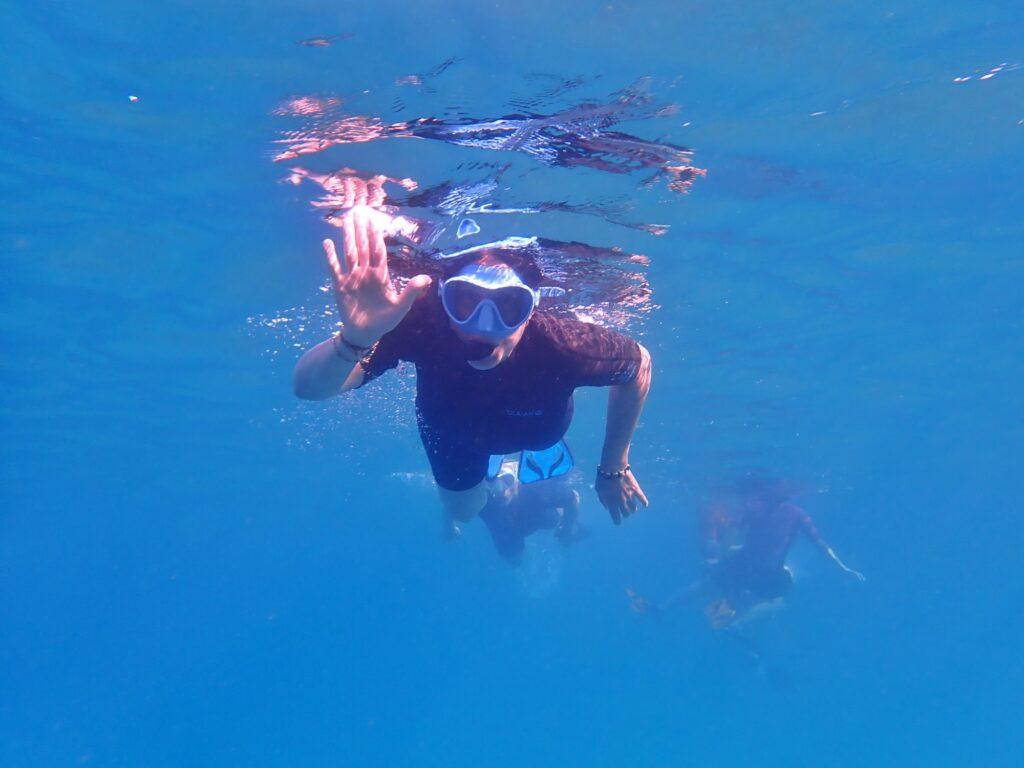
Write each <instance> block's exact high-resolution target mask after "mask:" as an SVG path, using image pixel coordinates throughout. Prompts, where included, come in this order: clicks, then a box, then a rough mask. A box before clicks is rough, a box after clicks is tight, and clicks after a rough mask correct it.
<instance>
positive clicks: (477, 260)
mask: <svg viewBox="0 0 1024 768" xmlns="http://www.w3.org/2000/svg"><path fill="white" fill-rule="evenodd" d="M470 264H504V265H505V266H507V267H508V268H509V269H511V270H512V271H513V272H515V273H516V274H517V275H518V276H519V279H520V280H522V281H523V282H524V283H526V284H527V285H528V286H530V287H531V288H533V289H534V290H536V289H537V288H539V287H540V284H541V281H542V280H543V279H544V275H543V273H542V272H541V270H540V267H539V266H538V265H537V260H536V259H535V258H534V257H533V255H532V254H530V253H529V251H528V250H527V249H526V248H500V247H499V248H485V249H481V250H479V251H472V252H471V253H467V254H464V255H462V256H459V257H457V258H454V259H445V260H443V261H442V262H441V274H442V276H443V277H451V276H452V275H455V274H457V273H458V272H460V271H462V270H463V269H464V268H465V267H467V266H468V265H470Z"/></svg>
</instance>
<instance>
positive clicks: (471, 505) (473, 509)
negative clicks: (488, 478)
mask: <svg viewBox="0 0 1024 768" xmlns="http://www.w3.org/2000/svg"><path fill="white" fill-rule="evenodd" d="M437 493H438V495H439V496H440V498H441V507H442V508H443V509H444V512H445V515H447V516H448V518H449V519H450V520H458V521H459V522H462V523H467V522H469V521H470V520H472V519H473V518H474V517H476V516H477V515H478V514H479V513H480V510H481V509H483V508H484V504H486V503H487V485H486V483H483V482H480V483H477V484H476V485H474V486H473V487H472V488H469V489H467V490H465V491H450V490H448V489H447V488H442V487H441V486H440V485H439V486H437Z"/></svg>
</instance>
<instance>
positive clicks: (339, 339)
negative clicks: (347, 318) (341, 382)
mask: <svg viewBox="0 0 1024 768" xmlns="http://www.w3.org/2000/svg"><path fill="white" fill-rule="evenodd" d="M331 346H333V347H334V354H336V355H337V356H338V357H340V358H341V359H342V360H344V361H345V362H346V363H358V362H359V361H360V360H362V359H363V358H364V357H366V355H367V354H368V353H369V352H370V351H372V350H373V348H374V347H376V346H377V342H374V343H373V344H371V345H370V346H368V347H360V346H359V345H358V344H353V343H352V342H351V341H349V340H348V339H346V338H345V337H344V336H342V335H341V331H338V332H337V333H336V334H334V335H333V336H332V337H331ZM342 348H344V349H346V350H348V351H349V352H350V353H351V354H352V355H353V357H348V356H346V355H343V354H342V353H341V350H342Z"/></svg>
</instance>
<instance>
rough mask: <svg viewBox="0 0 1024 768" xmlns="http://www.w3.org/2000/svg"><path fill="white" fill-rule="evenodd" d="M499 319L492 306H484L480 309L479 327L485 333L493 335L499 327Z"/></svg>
mask: <svg viewBox="0 0 1024 768" xmlns="http://www.w3.org/2000/svg"><path fill="white" fill-rule="evenodd" d="M497 320H498V318H497V317H496V315H495V312H494V307H492V306H491V305H490V304H483V305H482V306H481V307H480V317H479V318H478V319H477V327H478V328H479V329H480V330H481V331H483V332H484V333H493V332H494V331H495V330H496V329H497V327H498V323H497Z"/></svg>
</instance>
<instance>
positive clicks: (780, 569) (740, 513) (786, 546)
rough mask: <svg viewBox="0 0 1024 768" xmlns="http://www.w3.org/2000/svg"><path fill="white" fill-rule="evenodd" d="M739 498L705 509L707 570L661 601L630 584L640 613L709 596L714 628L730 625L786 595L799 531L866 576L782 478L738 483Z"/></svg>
mask: <svg viewBox="0 0 1024 768" xmlns="http://www.w3.org/2000/svg"><path fill="white" fill-rule="evenodd" d="M733 495H734V500H733V501H732V502H731V503H727V502H723V501H721V500H719V501H715V502H714V503H711V504H709V505H707V506H706V507H705V508H704V509H703V510H702V513H701V519H700V527H701V531H700V545H701V551H702V554H703V557H704V561H705V566H706V571H705V575H704V576H703V577H702V578H701V579H699V580H698V581H697V582H696V583H694V584H691V585H689V586H687V587H685V588H684V589H682V590H681V591H680V592H678V593H677V594H676V595H674V596H672V597H671V598H669V599H668V600H667V601H665V602H664V603H663V604H661V605H657V606H655V605H653V604H651V603H650V602H649V601H648V600H647V599H646V598H644V597H642V596H641V595H639V594H637V593H636V592H634V591H633V590H632V589H628V588H627V590H626V594H627V597H628V598H629V600H630V606H631V608H632V610H633V611H634V612H637V613H659V612H661V611H664V610H667V609H669V608H671V607H673V606H675V605H677V604H678V603H680V602H683V601H686V600H688V599H694V598H696V599H699V600H701V601H704V602H705V605H704V615H705V617H706V618H707V620H708V623H709V624H710V625H711V627H712V628H713V629H725V628H727V627H730V626H732V625H734V624H737V623H739V622H741V621H743V620H744V619H747V618H749V617H750V616H752V615H753V614H754V613H755V612H756V611H757V609H759V608H762V607H767V606H769V605H771V604H772V603H774V602H776V601H778V600H781V599H782V598H783V597H785V596H786V595H787V594H788V593H789V590H790V589H791V588H792V586H793V583H794V581H795V579H794V576H793V571H792V570H791V569H790V568H789V566H787V565H786V557H787V555H788V554H789V551H790V549H791V548H792V546H793V543H794V542H795V540H796V538H797V535H798V534H803V535H804V536H806V537H807V538H808V539H809V540H810V541H811V542H812V543H813V544H814V545H815V546H817V547H818V549H820V550H821V551H822V552H823V553H824V554H825V555H826V557H828V558H829V560H831V561H832V562H833V563H834V564H835V565H836V567H838V568H839V569H840V570H841V571H843V572H844V573H846V574H848V575H850V576H852V577H853V578H855V579H857V580H858V581H861V582H863V581H864V580H865V579H864V575H863V574H861V573H860V572H858V571H855V570H853V569H852V568H849V567H848V566H847V565H846V564H845V563H844V562H843V561H842V560H841V559H840V557H839V555H837V554H836V552H835V550H834V549H832V547H831V546H829V545H828V543H827V542H825V540H824V539H823V538H822V537H821V534H820V533H819V532H818V529H817V527H816V526H815V525H814V521H813V520H812V519H811V516H810V515H809V514H808V513H807V512H806V511H804V510H803V509H802V508H801V507H798V506H797V505H795V504H793V503H792V501H791V499H792V497H793V493H792V491H791V490H790V489H789V488H788V485H787V484H786V483H784V482H783V481H781V480H776V479H770V478H759V477H748V478H743V479H741V480H738V481H736V482H735V483H734V484H733Z"/></svg>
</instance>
